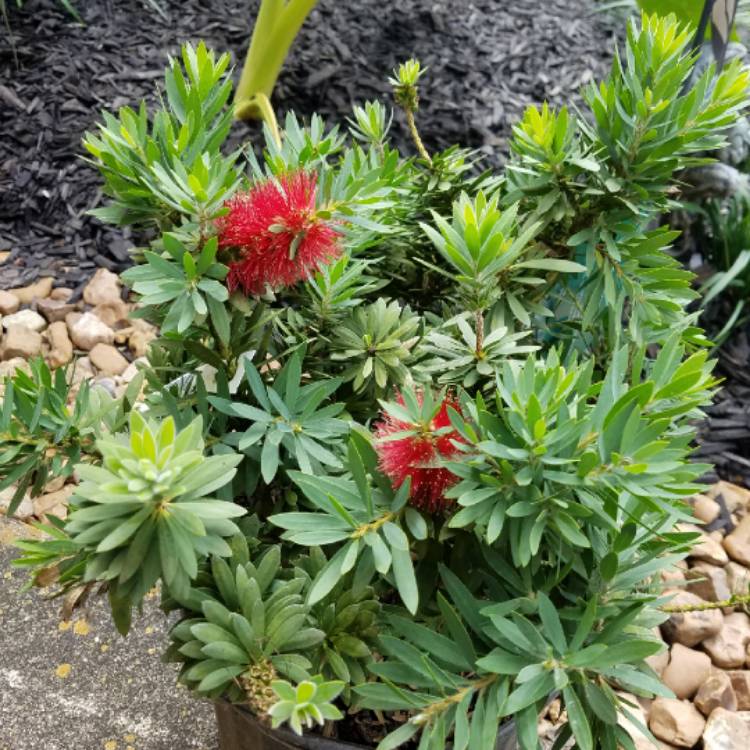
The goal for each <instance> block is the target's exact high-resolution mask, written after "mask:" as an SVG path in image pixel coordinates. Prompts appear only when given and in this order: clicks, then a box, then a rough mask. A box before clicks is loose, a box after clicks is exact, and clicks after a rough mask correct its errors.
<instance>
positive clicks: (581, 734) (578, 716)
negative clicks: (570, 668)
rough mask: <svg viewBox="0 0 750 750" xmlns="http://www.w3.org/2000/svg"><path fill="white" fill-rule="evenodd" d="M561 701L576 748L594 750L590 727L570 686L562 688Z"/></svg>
mask: <svg viewBox="0 0 750 750" xmlns="http://www.w3.org/2000/svg"><path fill="white" fill-rule="evenodd" d="M563 700H564V701H565V708H566V709H567V710H568V721H569V722H570V727H571V729H572V730H573V735H574V736H575V738H576V742H577V743H578V747H579V748H580V750H594V738H593V735H592V733H591V725H590V724H589V720H588V717H587V716H586V712H585V711H584V709H583V704H582V703H581V700H580V698H579V697H578V694H577V693H576V691H575V690H574V689H573V688H572V687H571V686H568V687H565V688H563Z"/></svg>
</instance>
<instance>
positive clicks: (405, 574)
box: [391, 546, 419, 614]
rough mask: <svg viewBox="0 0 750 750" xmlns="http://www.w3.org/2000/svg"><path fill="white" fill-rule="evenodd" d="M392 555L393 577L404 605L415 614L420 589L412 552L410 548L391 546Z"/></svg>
mask: <svg viewBox="0 0 750 750" xmlns="http://www.w3.org/2000/svg"><path fill="white" fill-rule="evenodd" d="M391 555H392V557H393V562H392V567H393V577H394V578H395V579H396V588H397V589H398V593H399V596H400V597H401V601H402V602H403V603H404V606H405V607H406V608H407V609H408V610H409V612H411V613H412V614H414V613H415V612H416V611H417V606H418V604H419V591H418V589H417V579H416V578H415V576H414V565H413V563H412V560H411V554H410V553H409V550H408V549H402V548H400V547H395V546H391Z"/></svg>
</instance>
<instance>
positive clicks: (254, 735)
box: [214, 701, 518, 750]
mask: <svg viewBox="0 0 750 750" xmlns="http://www.w3.org/2000/svg"><path fill="white" fill-rule="evenodd" d="M214 706H215V708H216V721H217V723H218V725H219V750H372V748H367V747H366V746H365V745H355V744H354V743H352V742H341V741H340V740H329V739H326V738H325V737H321V736H320V735H316V734H307V735H303V736H302V737H298V736H297V735H296V734H294V733H293V732H289V731H287V730H285V729H271V728H270V727H268V726H266V725H265V724H261V723H260V722H259V721H258V720H257V719H256V718H255V716H254V715H253V714H252V713H250V711H248V710H247V709H246V708H244V707H243V706H235V705H232V704H231V703H228V702H227V701H217V702H216V703H215V704H214ZM517 748H518V743H517V742H516V728H515V725H514V723H513V722H512V721H511V722H508V723H507V724H504V725H503V726H502V727H501V728H500V731H499V732H498V734H497V743H496V745H495V750H517Z"/></svg>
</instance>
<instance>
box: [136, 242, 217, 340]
mask: <svg viewBox="0 0 750 750" xmlns="http://www.w3.org/2000/svg"><path fill="white" fill-rule="evenodd" d="M188 243H189V240H188ZM162 244H163V246H164V252H163V253H156V252H152V251H149V250H147V251H146V252H145V253H144V260H145V261H146V262H145V263H144V264H142V265H140V266H134V267H132V268H129V269H127V270H126V271H125V272H124V273H123V275H122V278H123V281H125V283H126V284H130V286H131V287H132V289H133V291H134V292H136V293H137V294H140V295H142V297H141V302H142V304H144V305H154V306H159V307H160V308H162V309H163V310H164V312H163V315H161V314H160V315H159V317H160V318H161V328H162V330H163V331H164V332H165V333H169V332H171V331H176V332H177V333H184V332H185V331H187V330H188V328H190V326H193V325H196V324H198V325H200V324H201V323H204V322H206V321H208V322H209V323H210V324H211V326H212V330H214V331H215V332H216V334H217V337H218V339H219V341H220V342H222V343H223V344H225V345H226V344H228V343H229V315H228V314H227V311H226V308H225V307H224V304H223V303H224V302H226V301H227V300H228V299H229V293H228V292H227V288H226V287H225V286H224V285H223V284H222V283H220V282H222V281H223V280H224V278H225V277H226V274H227V268H226V266H224V265H222V264H221V263H217V262H216V250H217V243H216V238H213V239H212V240H211V241H209V242H206V243H205V245H203V247H202V248H201V249H200V252H198V253H197V257H196V256H195V255H193V254H192V253H191V252H190V251H189V250H188V248H187V247H186V246H185V244H183V242H182V241H181V239H180V237H179V235H177V234H175V233H171V232H168V233H165V234H164V235H163V236H162Z"/></svg>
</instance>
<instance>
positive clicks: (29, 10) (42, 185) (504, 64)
mask: <svg viewBox="0 0 750 750" xmlns="http://www.w3.org/2000/svg"><path fill="white" fill-rule="evenodd" d="M74 4H75V5H76V7H77V8H78V10H79V11H80V13H81V15H82V17H83V19H84V21H85V25H80V24H78V23H75V22H74V21H73V20H72V19H71V17H70V16H69V15H68V14H67V13H66V12H65V11H64V10H63V9H62V7H61V5H60V4H59V2H58V0H25V3H24V8H23V10H18V9H17V8H16V7H15V5H16V3H15V2H14V0H9V2H8V3H7V5H8V6H9V10H10V23H11V36H12V39H13V42H14V46H15V53H16V55H17V60H18V67H17V66H16V63H15V59H14V53H13V50H12V47H11V44H10V37H9V35H8V34H7V33H6V32H4V31H3V30H2V29H0V251H4V250H9V251H10V256H9V257H8V258H7V259H5V260H4V262H1V263H0V289H4V288H9V287H14V286H19V285H24V284H28V283H31V282H32V281H34V280H35V279H36V278H38V277H39V276H53V277H54V278H55V284H56V285H57V286H63V285H64V286H71V287H74V288H75V287H78V288H80V287H81V286H82V285H83V284H84V283H85V282H86V280H87V279H88V277H89V276H91V274H92V273H93V271H94V270H95V268H96V267H98V266H105V267H107V268H110V269H112V270H119V269H121V268H122V267H124V266H125V265H127V262H128V249H129V247H130V246H131V244H132V243H131V235H130V234H129V232H128V230H124V231H122V230H115V229H110V228H108V227H104V226H102V225H101V224H99V223H98V222H97V221H96V220H94V219H92V218H91V217H89V216H87V215H86V211H87V210H88V209H90V208H93V207H94V206H96V205H98V204H99V203H100V200H101V192H100V180H99V177H98V174H97V173H96V171H95V170H93V169H92V168H91V167H90V166H88V165H87V164H86V163H85V162H84V161H82V159H81V156H82V154H83V151H82V149H81V146H80V142H81V136H82V134H83V133H84V131H86V130H87V129H90V128H92V127H93V126H94V125H95V123H96V122H97V120H98V118H99V112H100V110H102V109H110V110H112V109H117V108H118V107H120V106H122V105H125V104H129V105H137V103H138V102H139V101H140V100H141V99H142V98H143V97H147V98H149V99H150V100H151V101H153V98H154V94H155V91H156V87H157V85H158V84H159V82H160V80H161V77H162V73H163V68H164V65H165V62H166V57H167V55H168V54H174V53H176V52H177V51H178V49H179V45H180V43H181V42H183V41H185V40H192V41H198V40H200V39H205V40H206V41H207V43H208V44H209V45H211V46H213V47H214V48H215V49H217V50H221V51H224V50H229V51H231V52H232V53H233V55H234V58H235V60H238V61H239V63H240V64H241V61H242V59H243V56H244V52H245V49H246V45H247V43H248V39H249V34H250V30H251V27H252V21H253V18H254V15H255V11H256V9H257V0H180V1H179V2H178V1H177V0H160V4H161V7H162V8H163V10H164V14H165V17H162V16H161V15H159V14H158V13H157V12H156V11H154V10H153V9H152V8H150V7H149V6H148V4H146V3H145V2H144V1H142V0H75V3H74ZM594 7H595V6H594V2H593V0H527V1H526V2H521V3H501V2H500V0H472V1H471V2H465V3H459V2H456V1H455V0H347V2H340V1H339V0H320V3H319V6H318V8H317V9H316V10H315V11H314V12H313V13H312V15H311V17H310V18H309V19H308V21H307V23H306V24H305V27H304V28H303V30H302V33H301V34H300V36H299V37H298V39H297V41H296V43H295V46H294V48H293V51H292V54H291V56H290V58H289V60H288V61H287V65H286V67H285V69H284V71H283V73H282V75H281V79H280V81H279V85H278V87H277V90H276V94H275V97H274V100H275V104H276V106H277V108H278V109H279V110H281V111H284V110H287V109H294V110H295V111H296V112H297V113H298V114H300V115H302V116H304V117H307V116H309V115H310V114H311V113H312V112H319V113H321V114H322V115H323V116H325V117H326V118H327V119H330V120H333V121H340V120H341V119H342V118H343V117H344V116H346V115H347V114H348V113H349V111H350V109H351V106H352V104H354V103H361V102H363V101H365V100H366V99H374V98H379V97H381V98H382V97H385V98H386V99H387V98H388V97H389V88H388V84H387V82H386V79H387V77H388V74H389V73H390V71H391V70H392V68H393V67H394V66H395V65H396V64H397V63H398V62H400V61H402V60H404V59H406V58H408V57H410V56H416V57H418V58H420V60H421V61H422V63H423V64H424V65H426V66H427V67H428V68H429V70H428V73H427V75H426V76H425V78H424V79H423V81H424V83H423V85H422V87H421V90H422V98H421V107H420V113H419V122H420V129H421V131H422V134H423V136H424V140H425V142H426V144H427V146H428V148H430V149H434V148H438V147H445V146H448V145H450V144H452V143H460V144H462V145H465V146H471V147H474V148H478V149H479V150H480V151H481V152H482V153H483V155H484V156H485V157H486V159H487V163H488V164H495V165H498V164H501V163H502V162H503V160H504V154H505V148H506V139H507V136H508V134H509V132H510V128H511V126H512V125H513V123H514V122H515V121H516V120H517V119H518V118H519V116H520V115H521V113H522V112H523V109H524V108H525V107H526V106H527V105H528V104H530V103H539V102H541V101H544V100H545V99H546V100H549V101H551V102H554V103H561V102H571V101H573V102H577V101H579V98H578V96H577V92H578V90H579V89H580V87H581V86H582V85H583V84H585V83H586V82H588V81H589V80H591V79H592V78H598V77H600V76H601V75H603V74H604V73H605V72H606V70H607V69H608V66H609V62H610V59H611V56H612V52H613V49H614V45H615V39H616V37H617V36H618V35H620V34H621V33H622V24H617V23H613V21H612V20H611V19H610V18H609V17H607V16H605V15H603V14H600V13H597V12H595V10H594ZM394 132H395V138H396V141H397V143H398V145H399V146H400V147H401V148H403V149H404V150H405V151H406V152H410V151H411V144H410V142H409V140H408V137H407V135H406V132H405V129H404V127H403V124H402V123H401V122H400V121H399V119H398V117H397V118H396V124H395V131H394ZM257 135H258V128H257V126H253V125H250V126H247V125H244V124H238V125H236V127H235V132H234V133H233V136H232V140H242V139H243V137H244V136H247V137H250V138H257ZM743 346H744V349H743ZM725 351H726V352H727V353H728V358H727V356H723V362H722V367H723V370H724V373H723V374H725V375H729V376H731V377H730V380H729V382H728V385H727V387H726V388H725V389H724V390H723V392H722V394H721V396H720V397H719V400H718V402H717V404H716V405H715V406H714V407H713V408H712V409H711V420H710V422H709V423H707V424H706V425H705V426H704V429H703V434H702V448H701V451H702V453H703V454H704V456H705V457H706V458H707V459H708V460H711V461H713V462H715V463H716V464H717V468H718V471H719V473H720V474H721V475H722V476H724V477H726V478H728V479H734V480H735V481H743V482H744V483H747V484H750V406H748V404H750V383H748V382H743V381H742V378H741V376H739V377H738V376H737V373H738V371H742V370H744V371H745V372H746V371H747V362H748V357H749V356H750V350H749V349H748V344H747V339H746V338H745V339H742V340H741V341H739V342H737V343H735V344H734V348H733V349H730V348H726V349H725ZM732 357H734V359H732ZM735 360H736V362H737V363H738V364H737V365H736V366H735V364H733V363H734V362H735Z"/></svg>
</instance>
